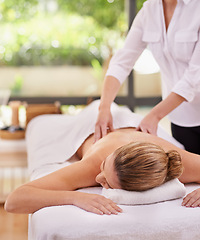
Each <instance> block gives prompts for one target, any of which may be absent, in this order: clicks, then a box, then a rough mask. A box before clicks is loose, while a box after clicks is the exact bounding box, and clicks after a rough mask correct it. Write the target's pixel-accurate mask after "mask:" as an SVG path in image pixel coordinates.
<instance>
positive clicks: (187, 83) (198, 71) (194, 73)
mask: <svg viewBox="0 0 200 240" xmlns="http://www.w3.org/2000/svg"><path fill="white" fill-rule="evenodd" d="M172 92H175V93H177V94H178V95H180V96H182V97H184V98H185V99H186V100H187V101H188V102H191V101H192V100H193V99H194V97H195V94H196V93H197V92H198V93H199V92H200V32H199V34H198V41H197V43H196V46H195V49H194V51H193V54H192V57H191V60H190V62H189V64H188V67H187V68H186V70H185V72H184V74H183V76H182V78H181V79H180V80H179V81H178V82H177V84H176V85H175V86H174V88H173V89H172Z"/></svg>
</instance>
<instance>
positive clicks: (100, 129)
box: [94, 108, 114, 142]
mask: <svg viewBox="0 0 200 240" xmlns="http://www.w3.org/2000/svg"><path fill="white" fill-rule="evenodd" d="M108 130H109V131H111V132H112V131H114V128H113V119H112V114H111V112H110V109H109V108H102V109H100V110H99V115H98V118H97V121H96V125H95V133H94V140H95V142H96V141H98V140H99V139H100V138H102V137H104V136H105V135H106V134H107V132H108Z"/></svg>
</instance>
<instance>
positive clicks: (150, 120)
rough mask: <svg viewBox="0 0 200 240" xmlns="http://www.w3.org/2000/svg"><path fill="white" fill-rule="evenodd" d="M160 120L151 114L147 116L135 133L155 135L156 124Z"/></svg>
mask: <svg viewBox="0 0 200 240" xmlns="http://www.w3.org/2000/svg"><path fill="white" fill-rule="evenodd" d="M159 121H160V119H159V118H158V117H157V116H156V115H155V114H153V113H151V112H150V113H149V114H147V115H146V116H145V117H144V118H143V120H142V121H141V122H140V124H139V126H138V127H137V128H136V130H137V131H141V132H144V133H149V134H152V135H157V129H158V123H159Z"/></svg>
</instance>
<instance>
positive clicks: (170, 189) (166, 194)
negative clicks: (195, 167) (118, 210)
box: [102, 179, 186, 205]
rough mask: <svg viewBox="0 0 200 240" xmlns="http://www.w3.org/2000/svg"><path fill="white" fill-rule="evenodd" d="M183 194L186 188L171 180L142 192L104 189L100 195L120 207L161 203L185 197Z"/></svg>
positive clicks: (175, 180) (177, 181)
mask: <svg viewBox="0 0 200 240" xmlns="http://www.w3.org/2000/svg"><path fill="white" fill-rule="evenodd" d="M185 194H186V188H185V186H184V185H183V184H182V183H181V182H180V181H179V180H178V179H173V180H171V181H168V182H166V183H164V184H162V185H160V186H159V187H155V188H152V189H150V190H147V191H142V192H136V191H126V190H122V189H105V188H103V190H102V195H104V196H105V197H106V198H109V199H111V200H112V201H113V202H115V203H117V204H122V205H140V204H151V203H157V202H163V201H167V200H172V199H177V198H181V197H183V196H185Z"/></svg>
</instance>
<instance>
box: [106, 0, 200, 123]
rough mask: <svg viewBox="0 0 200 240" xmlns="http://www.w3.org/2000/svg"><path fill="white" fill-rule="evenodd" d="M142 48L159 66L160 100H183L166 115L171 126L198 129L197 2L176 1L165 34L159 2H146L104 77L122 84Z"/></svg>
mask: <svg viewBox="0 0 200 240" xmlns="http://www.w3.org/2000/svg"><path fill="white" fill-rule="evenodd" d="M146 47H148V48H149V49H150V50H151V52H152V54H153V56H154V58H155V59H156V61H157V63H158V64H159V66H160V71H161V79H162V96H163V99H164V98H166V97H167V96H168V95H169V94H170V93H171V92H175V93H177V94H178V95H180V96H182V97H184V98H185V99H186V100H187V101H186V102H183V103H182V104H181V105H180V106H179V107H177V108H176V109H175V110H173V111H172V112H171V113H170V114H169V118H170V120H171V122H173V123H174V124H177V125H179V126H186V127H190V126H199V125H200V0H178V3H177V6H176V8H175V11H174V14H173V17H172V19H171V22H170V24H169V26H168V30H167V32H166V27H165V20H164V12H163V5H162V0H148V1H146V2H145V3H144V5H143V8H142V9H141V10H140V11H139V13H138V14H137V16H136V17H135V19H134V21H133V24H132V27H131V29H130V31H129V33H128V35H127V38H126V41H125V44H124V47H123V48H122V49H120V50H118V52H117V53H116V54H115V55H114V57H113V58H112V59H111V62H110V65H109V69H108V71H107V73H106V75H107V76H108V75H111V76H114V77H115V78H117V79H118V80H119V82H120V83H122V82H123V81H125V79H126V78H127V76H128V75H129V73H130V71H131V70H132V69H133V66H134V64H135V62H136V60H137V59H138V57H139V56H140V54H141V53H142V52H143V50H144V49H145V48H146Z"/></svg>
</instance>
